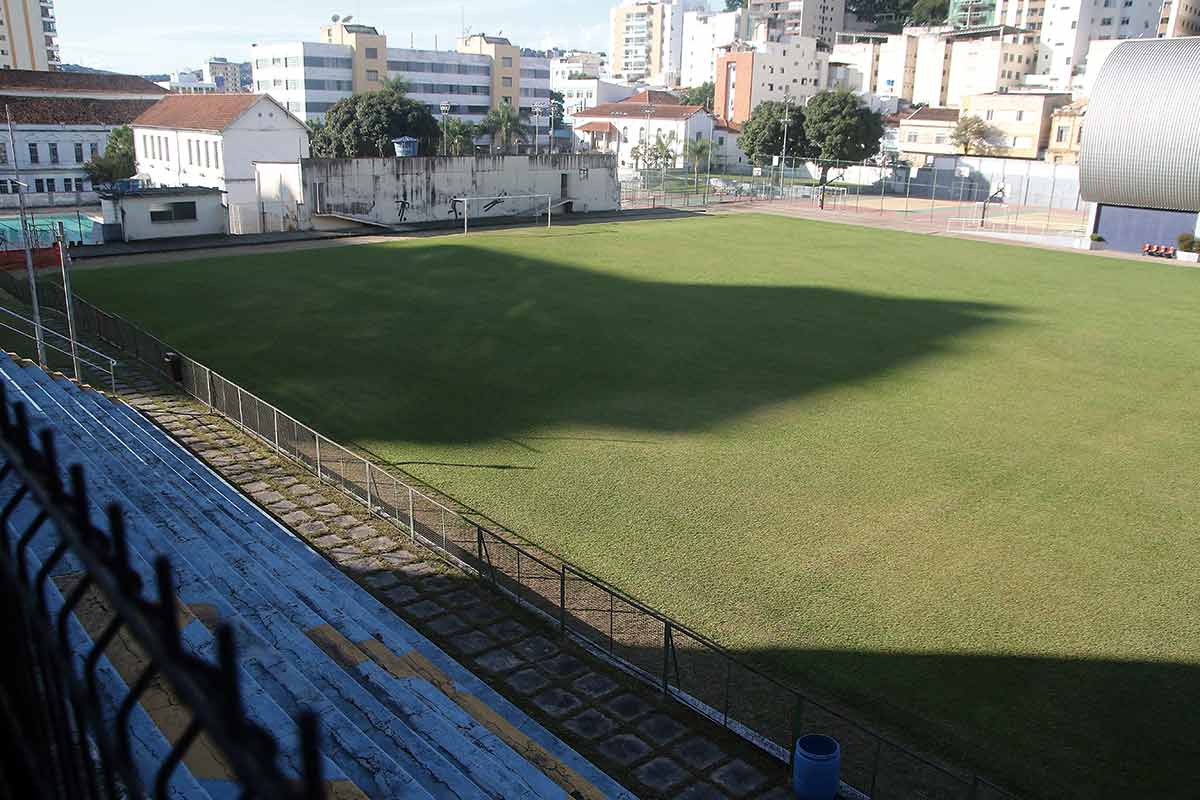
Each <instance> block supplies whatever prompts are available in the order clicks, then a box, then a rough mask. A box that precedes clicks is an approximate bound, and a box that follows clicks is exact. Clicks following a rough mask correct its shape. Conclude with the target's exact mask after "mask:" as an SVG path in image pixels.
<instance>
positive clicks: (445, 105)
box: [441, 100, 450, 156]
mask: <svg viewBox="0 0 1200 800" xmlns="http://www.w3.org/2000/svg"><path fill="white" fill-rule="evenodd" d="M441 110H442V155H444V156H448V155H450V143H449V142H448V141H447V140H446V130H447V129H446V115H447V114H449V113H450V101H449V100H443V101H442V105H441Z"/></svg>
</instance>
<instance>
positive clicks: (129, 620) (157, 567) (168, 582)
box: [0, 383, 325, 800]
mask: <svg viewBox="0 0 1200 800" xmlns="http://www.w3.org/2000/svg"><path fill="white" fill-rule="evenodd" d="M5 388H6V387H5V386H4V384H2V383H0V459H2V460H3V466H0V484H2V485H3V486H4V487H5V488H6V489H8V492H9V494H6V496H9V499H8V502H7V503H6V504H5V505H4V507H3V510H2V511H0V534H2V535H3V544H2V545H0V624H2V625H3V631H4V634H5V637H4V642H5V646H6V648H7V649H8V652H7V653H6V654H5V658H4V659H2V660H0V727H2V728H4V729H5V732H4V735H3V736H0V739H3V740H4V741H5V742H7V744H4V745H0V751H3V752H4V755H5V758H4V769H3V775H2V776H0V793H6V794H10V796H12V797H30V798H32V797H37V798H63V800H68V799H69V800H94V799H95V798H100V797H104V798H108V799H109V800H117V798H121V799H122V800H124V798H129V797H148V796H153V797H155V798H166V797H168V796H173V795H172V788H171V781H172V775H173V774H174V773H175V772H176V770H177V768H178V766H179V764H180V762H181V761H182V760H183V758H184V756H185V755H186V753H187V752H188V750H189V748H190V747H191V745H192V744H193V742H195V741H196V740H197V738H199V737H200V736H203V737H205V739H206V740H207V743H208V746H209V747H211V748H212V749H213V750H214V751H215V753H214V755H217V757H219V758H220V759H221V760H222V761H223V762H224V763H225V764H226V765H227V766H228V767H229V770H230V772H231V774H232V776H233V778H234V783H235V787H234V788H235V789H237V790H240V796H243V797H255V798H271V799H272V800H274V798H283V799H284V800H302V799H303V800H317V798H321V797H324V795H325V792H324V787H323V784H322V777H321V756H320V752H319V743H318V729H317V718H316V717H315V716H314V715H313V714H311V713H309V712H307V711H305V712H302V713H301V715H300V716H299V730H300V742H301V745H300V750H301V761H302V765H301V766H300V769H299V776H298V777H299V778H300V779H301V780H300V782H296V781H295V777H294V776H287V775H285V774H284V773H283V771H282V770H281V769H280V766H279V763H278V754H279V752H280V747H279V743H278V741H277V740H276V739H275V736H274V734H273V733H270V732H268V731H266V730H264V729H263V728H261V727H260V726H258V725H257V724H255V723H254V722H252V721H251V720H250V719H249V718H248V716H247V715H246V712H245V710H244V708H243V707H242V701H241V690H240V688H239V673H240V670H239V668H238V665H237V654H236V650H235V643H234V636H233V632H232V628H231V627H230V626H229V625H228V624H223V625H222V626H221V627H220V628H219V629H218V630H217V633H216V637H215V638H216V644H217V661H216V663H215V664H214V663H210V662H208V661H204V660H202V659H200V658H198V657H196V656H195V655H192V654H190V653H188V652H186V651H185V648H184V646H183V643H182V641H181V633H180V615H179V607H178V603H177V601H176V595H175V588H174V587H175V581H174V579H173V577H172V567H171V563H170V560H169V559H167V558H166V557H165V556H160V557H159V558H158V559H157V560H156V561H155V562H154V574H153V582H154V591H153V592H151V593H146V592H144V591H143V582H144V580H145V579H144V577H143V576H142V575H141V574H139V573H138V572H137V571H136V570H135V569H134V568H133V567H132V566H131V556H130V553H129V551H128V546H127V543H126V537H125V529H124V526H123V523H122V512H121V509H120V507H119V506H117V505H113V506H110V507H109V508H108V514H107V520H108V521H107V529H106V530H105V529H101V528H99V527H97V526H96V525H94V524H92V522H91V521H90V520H89V516H88V511H89V508H88V502H89V501H88V487H87V482H86V480H85V477H84V471H83V468H82V467H81V466H80V465H78V464H75V465H72V466H71V467H70V470H69V475H70V486H64V485H63V482H62V478H61V474H60V467H59V464H58V463H57V461H56V455H55V449H54V442H53V438H52V436H51V434H50V433H49V431H43V432H42V434H41V436H40V441H39V443H38V444H37V445H36V446H35V445H34V444H33V443H32V442H31V440H30V437H31V429H30V425H29V423H28V421H27V418H26V415H25V408H24V406H22V405H20V404H18V405H16V407H15V409H14V412H13V414H12V415H10V411H9V406H8V403H7V402H6V398H5ZM26 504H32V506H33V508H36V509H37V512H36V514H33V513H32V512H31V511H30V512H27V513H24V514H17V513H16V512H17V511H18V508H21V507H25V506H26ZM35 551H36V552H38V553H48V555H45V558H44V561H41V562H40V566H39V562H38V561H37V560H36V559H35V557H34V553H35ZM68 556H70V557H73V558H74V559H75V561H76V562H77V563H79V564H80V565H82V569H81V570H78V571H76V572H74V573H72V574H71V575H69V576H61V577H62V578H70V580H69V581H66V580H62V581H61V582H60V578H52V572H53V571H54V569H55V568H56V567H57V566H59V565H61V564H63V563H64V560H65V559H66V558H67V557H68ZM34 567H36V572H34V571H33V568H34ZM147 577H148V576H147ZM51 584H55V585H56V587H55V588H54V589H53V590H52V589H51ZM147 594H152V595H153V597H148V596H144V595H147ZM85 609H90V611H89V614H94V612H97V611H102V612H103V616H101V617H98V618H96V619H95V620H93V622H92V623H91V625H90V626H89V634H90V635H89V634H80V633H79V632H78V628H77V627H74V628H73V627H72V618H73V617H75V618H76V619H77V620H78V619H80V618H81V615H82V614H83V612H84V610H85ZM91 626H94V627H95V632H94V633H92V632H91V630H90V628H91ZM81 637H87V638H86V641H83V640H81ZM72 640H74V641H72ZM114 643H119V644H117V649H120V650H122V651H123V652H128V653H129V654H131V656H132V657H131V658H126V660H127V661H129V663H128V665H127V666H128V667H129V671H130V676H131V677H132V676H133V675H136V676H137V677H136V678H135V679H133V680H131V681H126V683H125V686H127V687H128V688H127V690H126V693H125V694H124V695H123V696H113V695H111V694H110V693H109V692H110V689H109V688H107V687H106V688H103V689H101V688H100V687H99V686H98V684H100V683H101V680H100V679H99V678H98V675H97V673H98V670H100V669H102V666H101V665H102V661H103V659H104V656H105V655H106V654H107V649H108V647H109V645H110V644H114ZM164 681H165V684H164V683H163V682H164ZM166 687H169V696H170V697H171V699H172V701H175V702H178V703H179V704H180V705H181V706H182V707H183V708H184V709H186V711H187V714H188V718H187V723H186V725H182V726H181V727H180V729H179V730H176V731H170V732H168V731H164V735H167V736H168V741H169V744H170V750H169V752H168V753H167V754H166V755H165V756H164V757H163V758H162V760H161V762H158V761H155V762H153V763H146V762H142V764H141V768H140V769H139V767H138V766H137V765H135V763H134V757H133V756H132V755H131V749H132V743H131V741H130V740H131V737H132V736H134V734H133V732H132V731H131V727H130V724H131V716H132V712H133V710H134V708H135V707H137V705H138V703H139V702H140V701H141V700H142V699H143V698H146V697H149V696H150V694H151V692H152V690H154V691H159V693H160V694H161V693H162V691H163V690H165V689H166ZM160 700H161V698H160ZM118 702H119V706H117V705H116V704H117V703H118ZM151 772H152V773H153V777H152V779H150V780H148V779H147V778H146V776H147V775H148V774H150V773H151Z"/></svg>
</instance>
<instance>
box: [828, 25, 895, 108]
mask: <svg viewBox="0 0 1200 800" xmlns="http://www.w3.org/2000/svg"><path fill="white" fill-rule="evenodd" d="M887 40H888V34H886V33H839V34H838V35H837V36H836V37H835V39H834V45H833V50H832V52H831V53H830V54H829V64H830V70H831V71H832V70H833V68H834V65H837V66H838V67H839V68H841V69H839V70H838V75H839V78H838V83H839V85H840V86H842V87H843V88H846V89H849V90H850V91H853V92H861V93H863V94H875V93H876V90H877V87H878V85H879V49H880V48H881V47H882V46H883V45H884V43H886V42H887Z"/></svg>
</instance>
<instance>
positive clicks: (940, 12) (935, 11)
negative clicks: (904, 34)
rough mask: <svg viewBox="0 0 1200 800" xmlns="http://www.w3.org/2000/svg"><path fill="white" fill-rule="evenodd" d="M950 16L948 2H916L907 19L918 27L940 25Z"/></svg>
mask: <svg viewBox="0 0 1200 800" xmlns="http://www.w3.org/2000/svg"><path fill="white" fill-rule="evenodd" d="M949 15H950V0H917V2H915V3H913V6H912V12H911V13H910V14H909V19H911V20H912V21H913V22H915V23H917V24H918V25H940V24H941V23H943V22H945V21H946V17H948V16H949Z"/></svg>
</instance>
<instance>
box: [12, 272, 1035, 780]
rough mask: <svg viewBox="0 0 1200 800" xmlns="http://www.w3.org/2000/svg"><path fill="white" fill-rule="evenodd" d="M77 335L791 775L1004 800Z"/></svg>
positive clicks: (547, 562) (48, 296) (100, 315)
mask: <svg viewBox="0 0 1200 800" xmlns="http://www.w3.org/2000/svg"><path fill="white" fill-rule="evenodd" d="M0 288H3V289H5V290H7V291H9V292H10V293H12V294H14V295H15V296H17V297H18V298H20V299H23V300H28V286H26V285H24V284H22V283H21V282H19V281H14V280H12V279H11V276H6V275H3V273H0ZM51 289H52V287H51V286H50V285H45V284H43V285H41V286H40V287H39V297H40V299H41V302H42V305H43V307H44V308H49V309H55V310H61V308H62V305H63V295H62V291H61V289H55V290H51ZM76 325H77V328H78V330H79V332H80V333H81V334H82V335H84V336H90V337H96V338H97V339H100V340H102V341H104V342H106V343H107V344H109V345H111V346H113V347H118V348H120V349H122V350H124V351H125V352H127V353H129V354H131V355H133V356H134V357H136V358H137V359H138V360H139V361H141V362H142V363H144V364H146V365H147V366H149V367H152V368H154V369H155V370H158V371H159V372H161V373H162V374H164V375H166V376H167V377H170V378H172V379H174V378H175V377H178V378H179V384H180V385H181V387H182V388H183V390H184V391H185V392H187V394H189V395H191V396H192V397H193V398H195V399H197V400H198V401H200V402H201V403H204V404H205V405H206V406H208V407H209V408H211V409H212V410H213V411H214V412H216V413H219V414H221V415H222V416H224V417H226V418H227V419H229V420H230V421H231V422H233V423H234V424H236V425H237V426H238V427H240V428H242V429H243V430H245V431H247V432H249V433H251V434H253V435H254V436H255V437H257V438H258V439H259V440H261V441H263V442H264V443H265V444H266V445H267V446H269V447H270V448H272V449H274V450H275V451H276V452H277V453H279V454H281V455H285V456H287V457H289V458H291V459H293V460H294V461H295V462H297V463H299V464H302V465H303V466H304V467H306V468H307V469H309V470H311V471H312V472H314V473H315V474H316V475H318V476H319V477H320V478H321V479H322V480H325V481H327V482H328V483H330V484H332V485H333V486H336V487H337V488H339V489H341V490H342V491H344V492H346V493H347V494H349V495H350V496H352V497H354V498H356V499H358V500H359V501H361V502H362V503H364V504H365V505H366V506H367V507H368V508H369V509H370V510H371V512H372V513H373V514H376V515H378V516H379V517H381V518H383V519H385V520H387V521H389V522H391V523H393V524H394V525H396V526H397V527H398V528H399V529H400V530H401V531H403V535H406V536H408V537H410V538H411V539H412V541H414V542H417V543H420V544H422V545H424V546H426V547H429V548H431V549H433V550H435V551H437V552H439V553H441V554H442V555H443V556H445V557H446V558H447V559H449V560H451V561H452V562H454V563H456V564H458V565H459V566H461V567H462V568H464V569H465V570H466V571H468V572H469V573H471V574H474V575H475V576H477V577H478V578H479V579H480V580H483V581H485V582H487V583H489V584H491V586H492V587H493V588H495V589H496V590H497V591H500V592H502V593H503V594H505V595H507V596H508V597H509V598H511V599H512V600H514V601H516V602H518V603H519V604H521V605H522V606H524V607H526V608H529V609H531V610H533V611H534V612H536V613H538V614H540V615H542V616H543V617H544V618H546V619H547V620H549V621H551V622H552V623H553V624H555V625H557V626H558V628H559V630H560V631H561V633H562V634H563V635H565V636H570V637H572V638H573V639H575V640H576V641H578V642H580V643H581V644H583V645H584V646H586V647H587V648H588V649H590V650H591V651H593V652H595V653H597V654H598V655H601V656H606V657H608V658H609V659H611V660H612V662H613V663H614V664H615V665H616V666H618V667H620V668H621V669H623V670H624V671H625V672H627V673H628V674H630V675H632V676H634V677H636V678H639V679H641V680H643V681H645V682H647V683H649V684H651V685H654V686H656V687H658V688H659V689H660V690H661V691H662V693H663V694H664V695H665V696H667V697H670V698H672V699H674V700H676V701H678V702H680V703H683V704H685V705H687V706H689V707H690V708H692V709H694V710H695V711H697V712H699V713H701V714H703V715H705V716H706V717H708V718H709V719H711V720H713V721H714V722H715V723H717V724H719V725H721V726H723V727H725V728H727V729H729V730H731V731H733V732H735V733H736V734H738V735H740V736H742V737H743V738H745V739H748V740H750V741H752V742H753V743H755V744H756V745H758V746H759V747H761V748H763V749H764V750H766V751H767V752H769V753H770V754H772V755H773V756H775V757H777V758H779V759H780V760H781V761H785V762H788V763H790V762H791V756H792V743H793V742H795V740H796V738H797V737H798V736H799V735H800V734H802V733H804V732H810V731H820V732H823V733H828V734H830V735H832V736H834V737H835V738H837V739H838V740H839V742H840V744H841V747H842V771H843V777H844V779H845V780H846V782H847V783H849V784H851V785H852V786H854V787H856V788H858V789H860V790H863V791H868V793H869V794H870V796H871V797H872V798H876V799H877V800H887V798H896V800H900V799H901V798H904V799H905V800H908V799H909V798H913V797H923V798H929V799H930V800H934V799H935V798H936V800H1001V799H1002V798H1012V797H1014V796H1013V795H1011V794H1009V793H1008V792H1005V791H1004V790H1001V789H1000V788H998V787H997V786H995V785H994V784H992V783H990V782H988V781H987V780H985V779H983V778H982V777H980V776H979V775H976V774H973V773H971V772H969V771H965V770H956V769H951V768H947V767H945V766H942V765H939V764H937V763H935V762H934V761H932V760H931V759H928V758H926V757H924V756H922V755H920V754H918V753H916V752H914V751H912V750H911V749H908V748H906V747H904V746H902V745H900V744H898V743H897V742H895V741H893V740H891V739H890V738H888V737H886V736H883V735H881V734H880V733H878V732H876V731H874V730H872V729H871V728H869V727H867V726H865V725H863V724H860V723H858V722H856V721H854V720H852V719H851V718H849V717H848V716H846V715H845V714H843V713H841V712H840V711H838V710H836V709H834V708H832V707H830V706H829V705H828V704H826V703H822V702H819V701H818V700H816V699H814V698H813V697H810V696H808V695H806V694H805V693H803V692H800V691H798V690H797V689H795V688H792V687H789V686H787V685H785V684H784V683H782V682H780V681H778V680H776V679H774V678H772V677H770V676H768V675H766V674H765V673H763V672H762V671H760V670H759V669H757V668H755V667H754V666H752V665H750V664H749V663H747V662H746V661H744V660H743V659H741V658H739V657H737V656H735V655H734V654H732V653H730V652H729V651H727V650H725V649H724V648H723V647H721V646H720V645H718V644H716V643H715V642H713V641H711V640H710V639H707V638H706V637H704V636H703V635H702V634H700V633H698V632H696V631H693V630H691V629H689V628H688V627H686V626H684V625H681V624H680V623H678V622H675V621H674V620H672V619H671V618H670V617H668V616H666V615H665V614H662V613H660V612H658V611H656V610H654V609H652V608H650V607H649V606H646V605H645V604H643V603H641V602H639V601H637V600H635V599H633V598H632V597H629V596H628V595H627V594H625V593H624V592H622V591H620V590H618V589H616V588H614V587H612V586H609V585H608V584H606V583H605V582H604V581H603V580H601V579H600V578H597V577H595V576H593V575H591V574H589V573H588V572H587V571H585V570H583V569H581V568H579V567H577V566H574V565H572V564H570V563H567V562H565V561H563V560H562V559H559V558H557V557H555V556H553V555H552V554H548V553H546V552H544V551H542V550H540V549H538V548H535V547H532V546H530V545H528V544H526V543H523V542H521V541H519V540H518V538H517V537H516V536H515V534H512V533H511V532H508V531H496V530H492V529H490V528H489V527H487V526H485V525H483V524H481V523H479V522H476V521H475V520H472V519H469V518H468V517H466V516H464V515H463V514H460V513H459V512H457V511H455V510H454V509H453V508H451V507H450V506H449V505H447V504H446V503H444V502H442V501H441V500H439V499H437V498H435V497H432V496H430V494H429V493H428V492H427V491H424V490H422V489H421V488H419V487H417V486H415V485H414V484H413V482H411V481H410V480H409V479H407V478H406V477H404V476H401V475H399V474H395V473H392V472H389V471H388V470H387V469H385V468H384V467H381V466H379V465H377V464H375V463H372V462H371V461H370V460H368V459H367V458H365V457H363V456H362V455H360V454H358V453H356V452H354V451H352V450H350V449H349V448H347V447H344V446H342V445H340V444H338V443H336V442H334V441H332V440H331V439H329V438H327V437H325V436H323V435H321V434H320V433H318V432H317V431H315V430H313V429H312V428H310V427H309V426H307V425H305V424H304V423H302V422H300V421H299V420H297V419H295V418H294V417H292V416H290V415H289V414H287V413H286V412H284V411H281V410H280V409H279V408H277V407H276V406H274V405H272V404H271V403H268V402H267V401H265V400H263V399H261V398H259V397H257V396H256V395H254V394H252V393H251V392H248V391H246V390H245V389H243V388H242V387H240V386H238V385H237V384H236V383H234V382H232V381H230V380H228V379H227V378H225V377H224V376H222V375H220V374H219V373H217V372H214V371H213V370H211V369H210V368H208V367H206V366H204V365H203V364H200V363H199V362H197V361H195V360H193V359H191V358H188V357H186V356H183V355H173V356H172V361H173V362H174V363H175V364H177V365H178V366H179V368H180V370H181V372H180V374H179V375H178V376H176V375H173V374H172V372H173V370H172V369H171V368H170V366H169V363H168V358H167V357H168V354H171V353H175V351H174V350H173V348H171V347H169V346H168V345H167V344H166V343H164V342H163V341H161V340H160V339H158V338H157V337H155V336H153V335H151V334H149V333H147V332H146V331H144V330H142V329H141V328H140V327H138V326H136V325H134V324H132V323H130V322H128V321H126V320H124V319H122V318H121V317H118V316H116V315H113V314H109V313H107V312H105V311H103V310H101V309H99V308H97V307H95V306H93V305H91V304H90V303H87V302H86V301H83V300H79V299H76Z"/></svg>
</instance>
